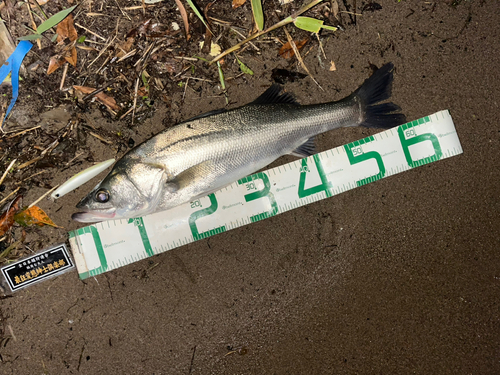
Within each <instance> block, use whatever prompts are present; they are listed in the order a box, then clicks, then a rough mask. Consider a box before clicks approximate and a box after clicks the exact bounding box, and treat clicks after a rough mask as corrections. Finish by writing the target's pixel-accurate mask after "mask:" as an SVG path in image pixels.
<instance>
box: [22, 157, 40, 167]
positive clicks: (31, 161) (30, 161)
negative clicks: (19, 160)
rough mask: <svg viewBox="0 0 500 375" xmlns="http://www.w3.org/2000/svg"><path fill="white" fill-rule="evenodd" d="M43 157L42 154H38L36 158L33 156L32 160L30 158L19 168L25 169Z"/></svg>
mask: <svg viewBox="0 0 500 375" xmlns="http://www.w3.org/2000/svg"><path fill="white" fill-rule="evenodd" d="M41 159H42V157H41V156H37V157H36V158H33V159H31V160H28V161H27V162H26V163H23V164H21V165H20V166H19V167H17V169H18V170H21V169H24V168H26V167H28V166H30V165H31V164H33V163H36V162H37V161H38V160H41Z"/></svg>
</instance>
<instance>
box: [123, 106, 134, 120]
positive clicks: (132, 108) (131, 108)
mask: <svg viewBox="0 0 500 375" xmlns="http://www.w3.org/2000/svg"><path fill="white" fill-rule="evenodd" d="M133 110H134V107H133V106H132V107H130V109H129V110H128V111H127V112H125V113H124V114H123V115H121V116H120V120H123V119H124V118H125V116H127V115H128V114H129V113H130V112H132V111H133Z"/></svg>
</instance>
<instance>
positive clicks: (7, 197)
mask: <svg viewBox="0 0 500 375" xmlns="http://www.w3.org/2000/svg"><path fill="white" fill-rule="evenodd" d="M20 188H21V187H18V188H17V189H16V190H14V191H13V192H11V193H10V194H9V195H7V196H6V197H5V198H4V199H2V200H1V201H0V205H1V204H2V203H3V202H5V201H6V200H7V199H9V198H10V197H11V196H12V195H14V194H16V193H17V191H18V190H19V189H20Z"/></svg>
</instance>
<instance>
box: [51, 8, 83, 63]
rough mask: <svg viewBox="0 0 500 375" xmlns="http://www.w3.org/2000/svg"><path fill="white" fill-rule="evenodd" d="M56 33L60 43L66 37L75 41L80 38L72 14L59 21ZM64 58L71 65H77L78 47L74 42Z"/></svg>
mask: <svg viewBox="0 0 500 375" xmlns="http://www.w3.org/2000/svg"><path fill="white" fill-rule="evenodd" d="M56 33H57V42H58V43H62V42H64V40H65V39H66V38H68V39H69V40H70V42H75V41H76V40H77V39H78V33H77V32H76V29H75V26H74V24H73V15H72V14H70V15H69V16H67V17H66V18H65V19H63V20H62V21H61V22H59V24H58V25H57V30H56ZM64 58H65V59H66V61H67V62H69V63H70V64H71V65H73V66H76V48H75V46H74V44H73V45H72V47H70V48H69V49H68V50H67V51H66V54H65V55H64Z"/></svg>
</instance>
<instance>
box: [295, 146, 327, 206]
mask: <svg viewBox="0 0 500 375" xmlns="http://www.w3.org/2000/svg"><path fill="white" fill-rule="evenodd" d="M313 160H314V164H316V169H317V170H318V174H319V177H320V178H321V184H319V185H317V186H313V187H310V188H307V189H305V186H306V175H307V173H308V172H309V167H308V166H307V159H302V167H301V168H300V180H299V191H298V193H299V198H305V197H308V196H309V195H312V194H316V193H319V192H321V191H324V192H325V195H326V196H327V197H331V196H332V188H333V186H332V183H331V182H328V179H327V178H326V174H325V171H324V169H323V165H322V164H321V160H320V159H319V156H318V154H316V155H313Z"/></svg>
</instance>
